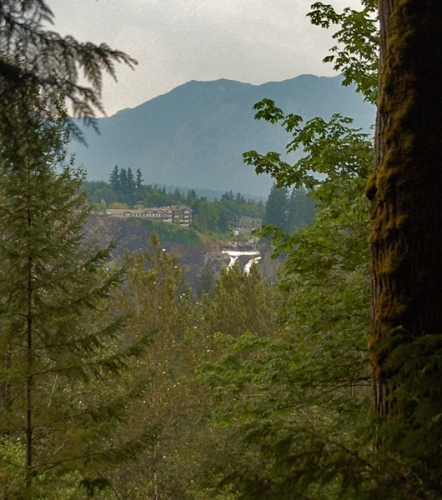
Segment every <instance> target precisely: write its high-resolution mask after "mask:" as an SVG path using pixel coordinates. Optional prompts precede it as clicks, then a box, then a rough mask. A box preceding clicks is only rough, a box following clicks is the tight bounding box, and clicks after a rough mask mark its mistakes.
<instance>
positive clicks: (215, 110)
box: [70, 75, 375, 196]
mask: <svg viewBox="0 0 442 500" xmlns="http://www.w3.org/2000/svg"><path fill="white" fill-rule="evenodd" d="M263 98H270V99H273V100H274V101H275V103H276V105H277V106H278V107H280V108H282V109H283V110H284V112H285V113H288V112H292V113H296V114H299V115H301V116H303V118H304V119H305V120H307V119H310V118H313V117H315V116H321V117H323V118H324V119H328V118H330V116H331V115H332V114H333V113H341V114H343V115H344V116H351V117H353V118H354V119H355V124H356V125H357V126H358V127H363V128H365V129H368V127H369V126H370V125H371V124H372V123H373V122H374V115H375V111H374V107H373V106H370V105H369V104H367V103H364V102H363V100H362V98H361V96H360V95H358V94H356V93H355V91H354V88H352V87H343V86H342V77H334V78H327V77H317V76H313V75H302V76H298V77H297V78H293V79H291V80H285V81H283V82H271V83H265V84H263V85H251V84H247V83H240V82H236V81H231V80H224V79H223V80H217V81H212V82H198V81H191V82H188V83H186V84H184V85H181V86H179V87H177V88H175V89H174V90H172V91H170V92H169V93H167V94H164V95H161V96H159V97H156V98H154V99H151V100H150V101H147V102H145V103H144V104H141V105H140V106H137V107H136V108H133V109H124V110H122V111H119V112H118V113H116V114H115V115H113V116H111V117H108V118H101V119H98V126H99V129H100V132H101V135H97V134H96V133H95V132H94V131H93V130H91V129H86V130H85V131H84V133H85V138H86V141H87V143H88V146H89V147H87V148H86V147H85V146H84V145H82V144H79V143H78V142H72V143H71V147H70V150H71V151H72V152H75V154H76V159H77V165H81V164H82V165H83V166H84V167H85V168H86V170H87V172H88V180H108V178H109V174H110V172H111V170H112V168H113V167H114V166H115V165H119V166H120V167H124V168H128V167H130V168H131V169H132V170H133V171H134V172H135V170H136V169H138V168H139V169H140V170H141V172H142V174H143V178H144V182H145V183H146V184H161V185H163V184H165V185H174V186H181V187H186V188H208V189H214V190H220V191H228V190H233V191H234V192H238V191H240V192H242V193H251V194H256V195H261V196H266V195H267V194H268V192H269V189H270V186H271V184H272V180H271V178H270V177H269V176H264V175H260V176H257V175H256V174H255V172H254V170H253V168H252V167H250V166H247V165H244V163H243V162H242V154H243V152H245V151H248V150H252V149H254V150H257V151H258V152H260V153H265V152H267V151H279V152H283V151H284V148H285V145H286V143H287V142H288V141H289V136H288V135H287V134H286V133H285V132H284V131H283V130H282V129H281V127H279V126H278V125H273V126H272V125H270V124H267V123H265V122H262V121H256V120H254V113H255V112H254V110H253V105H254V104H255V103H256V102H258V101H260V100H261V99H263Z"/></svg>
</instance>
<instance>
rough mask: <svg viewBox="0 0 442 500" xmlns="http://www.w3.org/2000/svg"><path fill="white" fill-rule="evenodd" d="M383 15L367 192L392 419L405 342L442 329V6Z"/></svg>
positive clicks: (376, 320)
mask: <svg viewBox="0 0 442 500" xmlns="http://www.w3.org/2000/svg"><path fill="white" fill-rule="evenodd" d="M379 14H380V22H381V37H380V40H381V53H380V56H381V72H380V79H379V96H378V117H377V124H376V126H377V130H376V140H375V144H376V159H375V163H376V164H375V170H374V173H373V175H372V177H371V178H370V180H369V183H368V186H367V196H368V197H369V199H370V200H371V218H372V221H373V229H372V233H371V237H370V243H371V249H372V258H371V265H372V333H371V342H370V346H371V349H372V352H373V357H372V365H373V410H374V411H375V412H377V413H379V414H380V415H387V414H389V413H391V412H392V409H393V407H394V405H392V401H393V398H392V397H391V396H392V395H391V394H390V395H389V394H388V392H389V391H391V390H392V389H391V387H392V385H391V382H392V381H393V384H396V383H397V381H398V380H399V379H398V378H397V375H398V373H399V372H400V371H401V368H400V367H399V366H398V365H397V364H396V366H393V365H392V363H391V359H392V354H393V351H394V350H395V349H396V348H397V346H398V344H397V342H398V338H400V341H399V342H400V343H412V342H415V341H416V339H419V338H420V339H422V337H424V336H427V335H433V336H434V335H437V334H439V333H441V325H442V307H441V304H442V286H441V284H442V196H441V192H442V155H441V150H442V126H441V124H442V102H441V100H440V91H441V89H442V74H441V73H440V71H439V70H438V69H437V68H440V67H442V49H441V47H442V28H441V26H442V2H440V0H380V1H379ZM398 332H400V336H399V337H398V335H397V333H398ZM393 338H394V340H393ZM399 383H400V382H399ZM395 398H396V395H395Z"/></svg>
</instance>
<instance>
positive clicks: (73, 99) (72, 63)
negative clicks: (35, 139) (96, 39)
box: [0, 0, 136, 133]
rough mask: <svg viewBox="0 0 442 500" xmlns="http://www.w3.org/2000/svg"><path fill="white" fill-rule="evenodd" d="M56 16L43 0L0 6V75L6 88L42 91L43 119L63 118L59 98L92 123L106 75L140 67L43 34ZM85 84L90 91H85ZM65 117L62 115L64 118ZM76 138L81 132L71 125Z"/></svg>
mask: <svg viewBox="0 0 442 500" xmlns="http://www.w3.org/2000/svg"><path fill="white" fill-rule="evenodd" d="M53 19H54V15H53V13H52V11H51V9H50V8H49V7H48V5H47V3H46V2H45V1H44V0H27V1H25V2H24V1H22V0H8V1H7V2H1V4H0V27H1V29H0V52H1V56H0V75H1V78H2V79H4V80H5V82H7V83H8V85H16V86H27V85H38V87H39V89H40V90H41V96H42V99H43V101H44V102H43V106H42V107H41V112H42V113H48V114H49V116H54V115H56V114H58V113H59V111H60V107H59V103H60V96H61V95H62V96H63V97H64V98H65V99H67V100H68V102H69V106H70V108H71V109H72V111H73V114H74V116H81V117H83V118H84V119H85V120H86V121H88V122H90V121H91V120H93V119H94V118H95V113H96V111H100V112H104V110H103V106H102V103H101V91H102V83H103V73H108V74H109V75H111V76H112V77H113V78H114V79H116V73H115V63H120V62H123V63H125V64H127V65H128V66H130V67H133V66H134V65H135V64H136V61H135V60H134V59H132V58H131V57H129V56H128V55H127V54H125V53H124V52H121V51H118V50H113V49H111V48H109V46H108V45H106V44H104V43H102V44H100V45H94V44H92V43H81V42H78V41H77V40H75V39H74V38H73V37H72V36H66V37H61V36H60V35H58V34H57V33H55V32H53V31H45V30H44V29H43V26H44V24H45V23H47V24H52V23H53ZM81 80H83V81H84V80H85V81H86V82H87V84H89V85H90V86H84V84H83V83H82V82H81ZM61 114H63V113H61ZM71 128H74V129H75V130H76V132H77V133H78V132H79V130H78V128H76V127H74V126H73V124H72V123H71Z"/></svg>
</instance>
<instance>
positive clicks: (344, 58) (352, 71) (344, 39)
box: [308, 0, 379, 104]
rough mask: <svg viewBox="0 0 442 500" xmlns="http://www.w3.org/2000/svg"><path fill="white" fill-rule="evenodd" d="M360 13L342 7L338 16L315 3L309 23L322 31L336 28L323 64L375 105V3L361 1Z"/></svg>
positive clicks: (376, 57) (365, 0) (377, 48)
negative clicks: (332, 43)
mask: <svg viewBox="0 0 442 500" xmlns="http://www.w3.org/2000/svg"><path fill="white" fill-rule="evenodd" d="M361 4H362V7H363V8H362V10H360V11H358V10H354V9H351V8H349V7H347V8H345V9H344V10H343V12H342V13H341V14H339V13H338V12H336V10H335V9H334V8H333V7H332V6H331V5H328V4H323V3H322V2H316V3H314V4H313V5H312V6H311V8H312V11H311V12H309V14H308V16H309V17H310V20H311V23H312V24H314V25H316V26H321V27H322V28H330V27H331V26H332V25H338V26H339V28H340V29H338V30H337V31H336V32H335V33H334V35H333V36H332V38H333V39H334V40H336V42H337V45H335V46H333V47H332V48H331V49H330V52H332V53H333V54H332V55H329V56H327V57H325V58H324V62H331V63H334V66H333V69H335V70H336V71H341V72H342V73H343V75H344V82H343V83H344V85H350V84H351V83H355V84H356V88H357V90H358V92H360V93H362V94H363V95H364V97H365V99H366V100H367V101H369V102H371V103H373V104H374V103H375V102H376V94H377V85H378V71H379V60H378V58H379V56H378V52H379V34H378V22H377V1H376V0H361Z"/></svg>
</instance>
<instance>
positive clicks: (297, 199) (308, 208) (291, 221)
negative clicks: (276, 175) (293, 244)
mask: <svg viewBox="0 0 442 500" xmlns="http://www.w3.org/2000/svg"><path fill="white" fill-rule="evenodd" d="M314 205H315V202H314V200H313V198H311V197H308V196H307V192H306V191H305V189H296V188H293V189H292V192H291V194H290V198H289V201H288V209H287V231H288V232H289V233H290V234H293V233H294V232H295V231H296V230H297V229H300V228H301V227H304V226H306V225H307V224H309V223H310V222H312V221H313V219H314V218H315V208H314Z"/></svg>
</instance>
